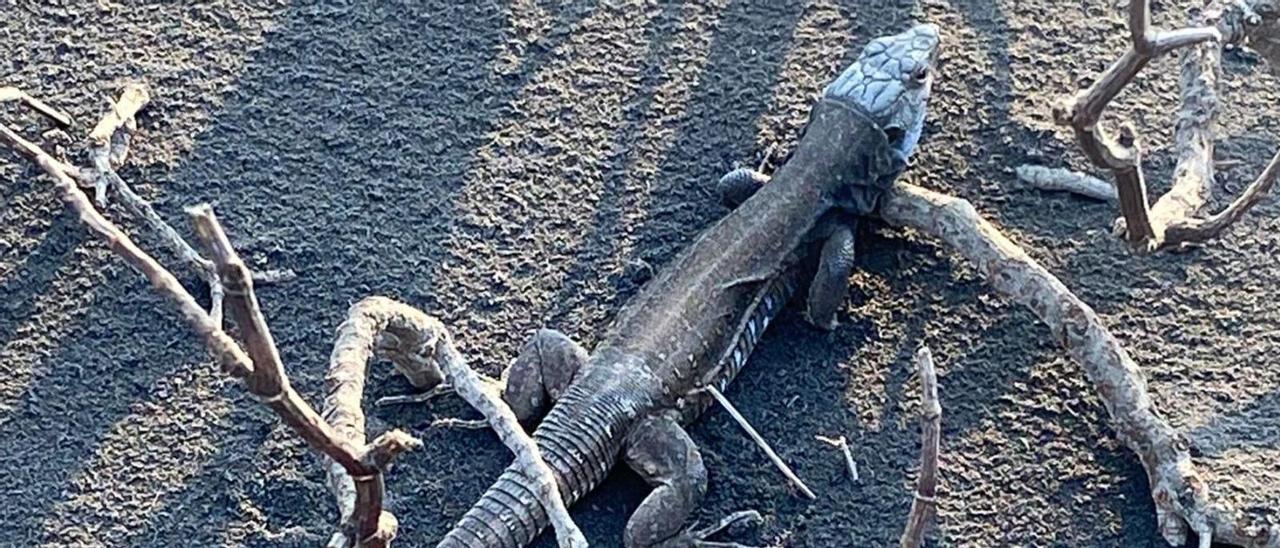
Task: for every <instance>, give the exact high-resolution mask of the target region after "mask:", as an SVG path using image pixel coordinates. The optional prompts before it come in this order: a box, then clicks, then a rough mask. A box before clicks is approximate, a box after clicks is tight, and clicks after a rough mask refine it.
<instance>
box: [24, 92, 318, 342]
mask: <svg viewBox="0 0 1280 548" xmlns="http://www.w3.org/2000/svg"><path fill="white" fill-rule="evenodd" d="M8 99H15V100H16V99H21V100H23V101H24V102H26V103H28V104H33V105H38V106H33V108H37V109H47V110H49V112H43V111H42V113H43V114H45V115H46V116H50V117H52V118H54V119H55V120H59V116H63V117H65V116H66V115H62V114H61V113H59V112H58V111H55V110H53V107H50V106H48V105H46V104H44V103H42V102H39V101H37V100H36V99H35V98H32V97H30V96H28V95H26V94H25V93H23V92H22V91H20V90H18V89H16V88H0V100H8ZM150 99H151V94H150V92H149V91H148V90H147V87H146V86H145V85H142V84H129V85H127V86H125V89H124V90H123V91H122V92H121V94H120V99H119V100H118V101H117V102H116V103H114V104H113V105H112V107H111V110H109V111H108V112H107V113H106V114H105V115H103V117H102V119H101V120H100V121H99V122H98V125H97V126H96V127H95V128H94V129H93V132H92V133H91V134H90V135H89V141H90V151H89V156H90V159H91V160H92V163H93V166H92V167H90V168H83V169H82V168H78V167H75V166H71V165H69V164H66V163H64V162H60V161H58V160H53V159H52V158H51V157H50V161H52V162H53V165H54V166H56V167H57V168H58V169H59V170H60V171H62V172H63V173H66V174H67V175H68V176H70V177H71V178H72V179H75V180H77V181H78V182H79V183H81V184H83V185H88V186H92V187H94V189H95V191H96V193H97V198H96V200H97V202H98V205H99V206H100V207H105V206H106V193H107V190H108V189H109V188H112V187H114V188H115V189H116V191H117V192H118V193H119V196H120V198H121V201H122V202H123V203H124V205H125V207H126V208H128V210H129V212H130V213H132V214H133V215H135V216H137V217H139V218H141V219H142V220H143V221H145V222H146V224H147V226H148V227H149V228H150V229H151V230H153V231H155V232H157V233H158V234H159V235H160V237H161V240H162V241H164V243H165V244H167V245H168V246H169V248H170V249H172V250H173V252H174V254H176V255H177V256H178V258H179V259H181V260H182V261H183V262H184V263H187V265H189V266H190V267H191V269H192V270H194V271H196V273H197V274H199V275H200V277H201V278H202V279H203V280H204V281H205V283H207V284H208V285H209V297H210V306H209V315H210V316H211V317H212V318H213V321H214V323H215V324H217V325H221V324H222V298H223V293H224V291H223V288H222V283H221V282H220V281H219V280H218V274H217V272H215V271H214V265H213V262H211V261H209V260H208V259H205V258H204V257H202V256H200V253H199V252H197V251H196V250H195V248H193V247H192V246H191V245H190V244H188V243H187V241H186V239H185V238H183V237H182V235H181V234H179V233H178V231H177V230H175V229H174V228H173V226H172V225H170V224H169V223H167V222H165V220H164V218H162V217H161V216H160V214H159V213H158V212H156V210H155V208H154V207H152V206H151V204H150V203H149V202H147V201H146V200H144V199H143V198H142V197H141V196H139V195H138V194H137V193H135V192H134V191H133V189H132V188H130V186H129V184H128V183H126V182H125V180H124V179H123V178H121V177H120V175H119V174H117V173H116V171H115V168H117V167H119V166H120V165H121V164H122V163H123V162H124V159H125V158H126V157H127V155H128V152H129V141H130V135H131V134H132V132H133V131H134V129H135V128H136V122H135V116H136V115H137V113H138V111H140V110H141V109H143V108H144V107H146V105H147V103H148V102H149V101H150ZM33 102H34V103H33ZM67 119H69V117H68V118H67ZM8 133H9V134H6V135H5V136H4V139H3V141H5V142H6V143H7V144H9V146H11V147H13V148H15V149H16V150H18V152H20V153H22V154H23V155H24V156H27V157H28V158H30V159H31V160H32V161H35V160H36V158H37V157H38V156H39V155H41V154H44V152H43V150H41V149H40V147H38V146H37V145H35V144H33V143H31V142H29V141H26V140H25V139H23V138H22V137H20V136H18V135H17V133H15V132H12V131H10V132H8ZM46 156H48V155H47V154H46ZM294 277H295V274H294V273H293V272H292V271H290V270H272V271H266V272H261V273H254V279H255V280H256V281H259V282H261V283H275V282H280V281H287V280H290V279H293V278H294Z"/></svg>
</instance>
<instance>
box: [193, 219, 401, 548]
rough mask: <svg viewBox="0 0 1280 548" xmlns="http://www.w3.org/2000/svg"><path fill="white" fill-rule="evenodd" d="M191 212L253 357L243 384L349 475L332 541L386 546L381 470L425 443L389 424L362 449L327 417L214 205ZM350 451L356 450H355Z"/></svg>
mask: <svg viewBox="0 0 1280 548" xmlns="http://www.w3.org/2000/svg"><path fill="white" fill-rule="evenodd" d="M189 213H190V214H191V217H192V219H193V221H194V222H195V225H196V234H197V235H199V237H200V240H201V242H202V243H203V244H204V246H205V248H206V249H208V251H209V254H210V255H211V256H212V257H213V263H214V264H215V265H216V270H217V273H218V277H219V279H220V280H221V282H222V285H223V287H225V288H226V289H227V294H226V301H227V303H226V304H227V308H228V309H229V310H230V311H231V318H232V320H233V321H234V322H235V323H236V325H237V326H239V328H240V331H241V336H242V337H243V339H244V342H245V346H246V347H247V349H248V354H249V357H250V358H251V359H252V360H253V364H254V370H253V371H252V372H251V373H250V374H249V375H247V376H245V378H244V381H245V387H246V388H248V389H249V392H250V393H252V394H254V395H256V396H258V397H259V398H260V399H261V400H262V402H263V403H264V404H266V405H267V407H270V408H271V410H272V411H274V412H275V413H276V414H277V415H279V416H280V418H281V419H283V420H284V422H285V424H287V425H288V426H289V427H290V428H292V429H293V430H294V431H295V432H297V433H298V435H300V436H302V438H303V439H304V440H306V442H307V443H308V444H309V445H311V446H312V447H313V448H315V449H317V450H318V451H319V452H321V453H322V454H324V455H326V456H328V457H329V459H330V462H333V463H336V464H335V465H336V466H339V467H341V469H342V470H343V472H344V473H345V474H347V477H350V478H353V483H354V486H353V489H352V491H353V493H352V497H351V511H350V512H346V511H344V512H343V521H342V523H341V526H340V528H339V532H338V534H336V535H334V539H335V540H336V539H341V540H340V541H339V542H338V543H337V545H338V546H362V547H373V548H377V547H385V546H387V545H389V544H390V542H391V540H392V539H394V538H395V535H396V528H397V525H398V523H397V521H396V519H395V516H393V515H392V514H390V513H389V512H385V511H383V509H382V500H383V496H384V493H385V486H384V483H383V473H384V472H385V471H386V470H387V469H388V467H389V466H390V465H391V461H392V460H393V459H394V457H395V456H397V455H399V454H400V453H403V452H405V451H408V450H410V449H414V448H417V447H421V445H422V442H421V441H418V440H417V439H415V438H413V437H411V436H409V435H408V434H405V433H403V432H401V431H399V430H392V431H390V432H387V433H384V434H383V435H381V436H379V437H378V438H377V439H375V440H374V441H373V443H371V444H369V445H368V446H367V447H366V446H365V440H364V432H363V431H361V432H360V434H361V435H360V437H359V438H358V439H351V438H349V437H345V436H343V435H342V433H341V432H339V431H338V429H336V428H334V427H332V426H331V425H330V423H328V422H325V419H324V418H322V417H321V416H320V414H318V413H316V412H315V410H314V409H312V408H311V406H310V405H308V404H307V403H306V401H304V400H303V399H302V397H301V396H300V395H298V393H297V391H295V390H294V389H293V387H292V386H291V385H290V384H289V377H288V375H287V374H286V373H285V371H284V364H283V363H282V362H281V361H280V352H279V351H278V350H277V348H276V344H275V341H274V340H273V339H272V337H271V330H270V329H269V328H268V327H267V322H266V319H265V318H263V316H262V310H261V309H260V308H259V306H258V299H257V297H256V296H255V295H254V292H253V277H252V275H251V274H250V273H249V269H248V268H247V267H245V265H244V262H243V261H241V259H240V256H239V255H238V254H237V253H236V252H235V249H233V248H232V247H231V242H230V240H229V239H228V238H227V235H226V233H225V232H223V230H222V227H221V225H219V224H218V221H217V219H216V218H215V217H214V215H213V210H212V209H210V208H209V207H208V206H198V207H195V208H192V209H191V210H189ZM359 448H363V449H359ZM353 449H358V452H357V451H356V450H353ZM344 510H345V509H344ZM330 544H331V545H333V544H334V542H333V541H331V542H330Z"/></svg>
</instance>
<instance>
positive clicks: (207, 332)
mask: <svg viewBox="0 0 1280 548" xmlns="http://www.w3.org/2000/svg"><path fill="white" fill-rule="evenodd" d="M0 139H2V140H3V141H4V142H6V143H8V144H10V145H11V146H13V147H14V148H16V149H18V150H20V151H22V152H23V154H25V155H27V156H29V157H31V158H32V160H33V161H35V163H36V165H38V166H40V168H41V169H43V170H44V171H45V173H47V174H48V175H49V176H50V177H52V178H53V180H54V184H55V188H56V189H57V190H58V193H59V195H60V196H61V198H62V200H63V202H64V203H66V205H67V208H68V209H70V210H72V211H74V212H75V213H76V214H77V215H78V216H79V218H80V220H81V222H83V223H84V224H85V225H86V226H87V227H89V229H90V230H91V231H92V232H93V233H94V234H96V235H97V236H99V237H100V238H101V239H102V240H103V241H104V242H106V244H107V246H108V247H109V248H110V249H111V250H112V251H113V252H115V253H116V254H117V255H119V256H120V257H121V258H122V259H124V261H125V262H126V263H128V264H129V266H131V267H133V268H134V269H135V270H137V271H138V272H140V273H141V274H142V275H143V276H145V277H146V278H147V280H149V281H150V282H151V285H152V287H153V288H154V289H155V290H156V291H157V292H158V293H160V294H161V295H163V296H164V297H166V298H168V299H169V300H170V301H172V302H173V303H174V304H175V305H176V306H177V308H178V311H179V312H180V314H181V316H182V319H183V320H184V321H185V322H186V323H187V324H188V325H189V326H190V327H191V329H192V330H193V331H195V333H196V334H197V335H198V336H199V337H200V339H201V340H202V341H203V342H204V344H205V347H206V348H207V349H208V351H209V353H210V354H211V355H212V356H213V357H214V359H215V360H216V361H217V362H218V363H219V364H220V365H221V367H222V370H223V371H224V372H226V373H227V374H229V375H231V376H234V377H237V378H242V379H245V381H246V382H245V386H246V387H247V388H248V389H249V390H250V392H252V393H254V394H255V395H256V396H258V397H259V398H261V399H262V401H263V403H264V404H266V405H267V407H268V408H270V409H271V410H272V411H273V412H275V413H276V414H277V415H278V416H280V418H281V419H282V420H283V421H284V422H285V424H287V425H288V426H289V427H290V428H291V429H293V430H294V431H295V432H296V433H297V434H299V436H301V437H302V438H303V439H304V440H306V441H307V442H308V444H310V445H311V446H312V448H313V449H315V450H316V451H318V452H320V453H322V454H324V455H326V456H328V457H329V458H331V459H333V460H334V461H335V462H338V463H340V465H341V466H343V467H344V468H345V469H346V470H348V471H349V473H351V474H352V475H353V476H355V477H377V478H378V481H377V482H376V485H370V487H369V489H368V491H369V492H370V493H375V494H376V496H377V498H378V501H379V502H378V508H379V513H378V515H379V517H380V518H381V516H380V514H381V512H380V505H381V489H382V485H381V473H380V471H379V469H378V468H375V467H374V466H375V465H377V466H382V465H385V463H387V462H389V460H390V457H391V456H392V455H394V454H396V453H397V452H399V451H403V450H406V449H409V448H411V447H413V446H414V444H415V443H416V440H413V438H410V437H408V436H407V435H405V434H402V433H398V432H392V433H389V434H388V435H385V436H384V437H382V438H379V440H377V441H375V442H374V444H372V445H371V447H370V449H369V450H365V449H362V448H361V447H359V446H355V447H353V446H350V445H348V444H346V443H344V442H342V441H341V440H340V439H339V438H338V437H337V434H336V433H335V432H334V431H333V429H332V428H330V427H329V425H328V424H326V423H325V422H324V421H323V420H321V419H320V418H319V415H318V414H316V412H315V411H314V410H313V409H312V408H311V407H310V406H309V405H308V404H307V403H306V401H304V400H303V399H302V398H301V397H300V396H299V395H298V394H297V392H296V391H294V390H293V389H292V388H291V387H289V386H288V382H287V378H286V377H284V376H283V370H282V369H280V368H279V367H278V359H276V360H274V361H273V360H271V359H270V358H267V359H264V362H263V364H256V363H254V361H253V360H252V359H251V358H250V355H249V354H247V353H245V351H244V350H242V349H241V348H240V346H239V345H237V344H236V342H235V341H234V340H232V339H231V337H230V336H228V335H227V334H226V332H224V331H223V330H222V329H221V326H220V325H219V323H216V322H214V321H213V318H211V317H210V316H209V314H208V313H206V312H205V311H204V309H203V308H201V307H200V305H199V303H197V302H196V300H195V298H194V297H192V296H191V294H190V293H188V292H187V290H186V289H185V288H183V287H182V284H180V283H178V280H177V278H175V277H174V276H173V274H172V273H170V272H169V271H168V270H166V269H165V268H164V267H163V266H161V265H160V263H159V262H157V261H156V260H155V259H154V258H153V257H151V256H150V255H149V254H147V253H146V252H144V251H142V250H141V249H139V248H138V247H137V245H135V244H134V243H133V240H131V239H130V238H129V237H128V236H127V235H126V234H125V233H124V232H122V231H121V230H120V229H119V228H118V227H116V226H115V224H113V223H112V222H111V221H108V220H107V219H106V218H105V217H103V216H102V214H101V213H99V212H98V210H97V209H95V208H94V206H93V203H92V202H91V201H90V199H89V197H88V196H85V194H84V192H82V191H81V190H80V188H79V187H78V186H77V184H76V180H75V179H73V178H72V176H71V175H70V174H68V173H67V171H66V170H65V169H64V166H65V164H63V163H62V162H59V161H57V160H56V159H54V158H53V157H52V156H50V155H49V154H47V153H45V152H44V151H43V150H42V149H40V148H39V147H37V146H35V145H34V144H32V143H30V142H28V141H26V140H25V139H23V138H22V137H21V136H19V135H18V134H17V133H15V132H13V131H12V130H10V129H9V128H8V127H6V126H3V125H0ZM208 221H209V222H210V224H207V225H206V227H205V229H203V230H202V231H203V232H205V233H207V234H210V235H212V236H213V237H214V238H213V240H212V242H213V243H215V244H216V245H218V246H222V245H227V244H226V238H225V235H222V233H221V228H220V227H218V226H217V224H216V220H213V218H212V215H210V216H209V218H208ZM219 235H221V236H219ZM227 251H228V252H229V254H228V255H226V257H227V263H228V272H229V273H231V272H235V274H233V276H236V277H238V279H243V280H245V281H246V282H245V286H246V287H245V290H244V291H243V292H240V293H238V294H237V295H236V297H235V298H234V299H233V300H234V301H236V302H240V301H244V303H245V304H244V305H243V306H241V305H240V304H237V307H240V308H241V309H243V310H246V311H249V313H250V314H252V311H254V310H256V306H257V305H256V300H255V299H254V297H253V294H252V286H251V282H249V281H248V280H251V277H250V276H249V275H248V273H247V271H246V270H244V269H243V263H240V262H239V258H238V257H236V256H235V254H234V251H229V246H228V247H227ZM237 265H238V267H239V268H237V267H236V266H237ZM237 287H238V286H237ZM250 302H252V303H253V304H252V305H249V304H248V303H250ZM259 319H260V314H259ZM238 321H239V320H238ZM244 325H249V326H251V327H250V329H252V328H253V327H252V326H255V325H257V321H255V320H252V318H249V320H248V321H246V323H244V324H242V327H243V326H244ZM262 333H266V330H265V323H264V324H262ZM260 340H267V341H269V339H260ZM262 379H273V380H272V381H263V380H262ZM380 522H381V523H382V525H383V526H385V525H386V524H387V523H390V524H391V525H392V527H394V518H392V519H390V520H389V521H388V520H385V519H380ZM375 527H377V525H375ZM380 531H383V530H381V529H377V530H375V533H377V532H380ZM392 535H394V532H393V533H392ZM375 537H377V535H376V534H374V535H371V536H370V539H371V541H370V542H368V543H365V544H363V546H371V547H381V546H385V543H383V544H380V543H379V542H378V540H377V538H375Z"/></svg>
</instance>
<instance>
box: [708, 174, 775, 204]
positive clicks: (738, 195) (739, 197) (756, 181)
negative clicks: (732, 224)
mask: <svg viewBox="0 0 1280 548" xmlns="http://www.w3.org/2000/svg"><path fill="white" fill-rule="evenodd" d="M768 182H769V176H768V175H765V174H764V173H761V172H759V171H757V170H754V169H751V168H749V167H740V168H738V169H735V170H733V171H730V172H728V173H725V174H724V175H723V176H721V177H720V180H719V181H716V194H717V195H718V196H719V197H720V203H721V204H723V205H724V206H725V207H727V208H729V209H734V208H736V207H738V206H739V205H742V202H745V201H747V199H748V198H750V197H751V196H752V195H753V194H755V193H756V191H758V190H760V188H761V187H763V186H764V185H765V183H768Z"/></svg>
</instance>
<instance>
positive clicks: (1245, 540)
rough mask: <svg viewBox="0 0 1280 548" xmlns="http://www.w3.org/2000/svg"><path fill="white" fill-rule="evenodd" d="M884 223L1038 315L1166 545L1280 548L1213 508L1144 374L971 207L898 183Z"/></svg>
mask: <svg viewBox="0 0 1280 548" xmlns="http://www.w3.org/2000/svg"><path fill="white" fill-rule="evenodd" d="M881 216H882V217H883V218H884V220H885V221H887V222H888V223H889V224H892V225H896V226H900V227H910V228H914V229H916V230H919V231H921V232H924V233H925V234H928V235H930V236H933V237H935V238H938V239H940V240H942V241H943V242H944V243H946V244H947V245H948V246H950V247H951V248H953V249H954V250H955V251H956V252H958V253H959V254H960V255H961V256H963V257H965V258H966V259H968V260H969V261H970V262H972V263H974V264H975V265H976V266H977V267H978V270H979V271H980V272H982V274H983V275H984V276H985V277H986V279H987V281H988V282H990V283H991V285H992V286H993V287H994V288H995V289H996V290H997V291H1000V292H1001V293H1004V294H1005V295H1006V296H1008V297H1010V298H1012V299H1013V300H1015V301H1017V302H1019V303H1021V304H1023V305H1024V306H1026V307H1028V308H1029V309H1031V311H1032V312H1034V313H1035V314H1036V316H1037V317H1039V318H1040V320H1041V321H1043V322H1044V323H1045V325H1047V326H1048V327H1049V331H1050V332H1051V333H1052V334H1053V337H1054V339H1055V340H1057V341H1059V342H1061V343H1062V344H1063V345H1064V346H1065V347H1066V348H1067V351H1068V353H1070V355H1071V357H1072V358H1074V359H1075V361H1076V362H1077V363H1079V364H1080V366H1081V367H1082V368H1083V369H1084V371H1085V374H1086V375H1087V376H1088V377H1089V380H1090V381H1091V382H1092V383H1093V385H1094V387H1095V388H1096V389H1097V391H1098V397H1099V399H1100V400H1102V404H1103V406H1104V407H1105V408H1106V410H1107V414H1108V416H1110V417H1111V422H1112V427H1113V429H1114V430H1115V431H1116V433H1117V435H1118V436H1119V438H1120V440H1121V441H1122V442H1124V443H1125V445H1127V446H1128V447H1129V448H1130V449H1131V450H1132V451H1133V452H1134V453H1137V455H1138V457H1139V459H1140V460H1141V461H1142V466H1143V468H1144V469H1145V470H1146V472H1147V478H1148V480H1149V481H1150V485H1151V490H1152V497H1153V498H1154V499H1155V506H1156V517H1157V520H1158V522H1159V523H1160V527H1161V531H1162V533H1163V534H1164V537H1165V539H1166V540H1168V541H1169V542H1170V543H1171V544H1175V545H1179V546H1180V545H1182V543H1184V542H1185V541H1186V538H1187V532H1188V529H1190V530H1194V531H1196V533H1197V534H1198V535H1200V537H1201V538H1202V542H1208V539H1213V540H1215V541H1218V542H1223V543H1228V544H1233V545H1240V546H1259V547H1271V548H1276V547H1280V527H1272V528H1271V529H1269V530H1257V529H1254V528H1252V527H1250V526H1248V525H1247V524H1243V523H1239V522H1237V520H1236V517H1235V514H1234V513H1233V512H1232V511H1231V510H1230V509H1229V508H1226V507H1224V506H1223V505H1221V504H1217V503H1214V502H1212V500H1211V497H1210V493H1209V486H1208V485H1207V484H1206V483H1205V481H1204V479H1203V478H1201V477H1200V475H1199V473H1198V472H1197V471H1196V468H1195V466H1194V465H1193V464H1192V462H1191V457H1190V454H1189V453H1188V451H1187V443H1186V441H1185V440H1184V439H1183V438H1182V437H1181V436H1180V435H1179V434H1178V433H1177V432H1176V431H1175V430H1174V429H1173V428H1172V427H1171V426H1169V423H1168V422H1166V421H1165V420H1164V419H1163V418H1162V417H1160V416H1159V414H1157V412H1156V410H1155V408H1154V407H1153V404H1152V402H1151V397H1150V395H1149V394H1148V393H1147V382H1146V379H1145V378H1144V377H1143V375H1142V370H1141V369H1139V368H1138V365H1137V364H1136V363H1134V361H1133V359H1132V358H1131V357H1130V356H1129V353H1128V352H1126V351H1125V349H1124V348H1123V347H1122V346H1121V345H1120V342H1119V341H1117V340H1116V339H1115V337H1113V336H1112V335H1111V333H1110V332H1109V331H1107V328H1106V327H1105V326H1103V324H1102V321H1101V320H1100V319H1099V318H1098V316H1097V314H1096V313H1094V311H1093V309H1092V308H1090V307H1089V306H1088V305H1086V304H1085V303H1084V302H1082V301H1080V299H1079V298H1077V297H1076V296H1075V295H1074V294H1072V293H1071V291H1070V290H1069V289H1067V287H1066V286H1065V285H1063V283H1062V282H1061V281H1060V280H1058V278H1056V277H1054V276H1053V275H1052V274H1050V273H1049V272H1048V271H1047V270H1045V269H1044V267H1042V266H1040V265H1039V264H1038V263H1037V262H1035V260H1033V259H1032V258H1031V257H1029V256H1028V255H1027V254H1026V253H1025V252H1024V251H1022V249H1021V248H1019V247H1018V246H1017V245H1016V244H1014V243H1013V242H1011V241H1009V239H1008V238H1006V237H1005V236H1004V234H1002V233H1001V232H1000V231H999V230H998V229H997V228H996V227H994V226H992V225H991V223H989V222H987V221H986V220H985V219H983V218H982V217H981V216H979V215H978V213H977V212H976V211H975V210H974V209H973V206H972V205H971V204H969V202H967V201H965V200H962V199H959V198H955V197H951V196H947V195H944V194H938V193H936V192H932V191H929V190H925V189H923V188H919V187H915V186H912V185H907V184H899V185H896V186H895V187H894V188H893V189H892V190H890V191H889V193H888V194H887V195H886V196H885V200H884V203H883V206H882V208H881ZM1205 546H1207V544H1205Z"/></svg>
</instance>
